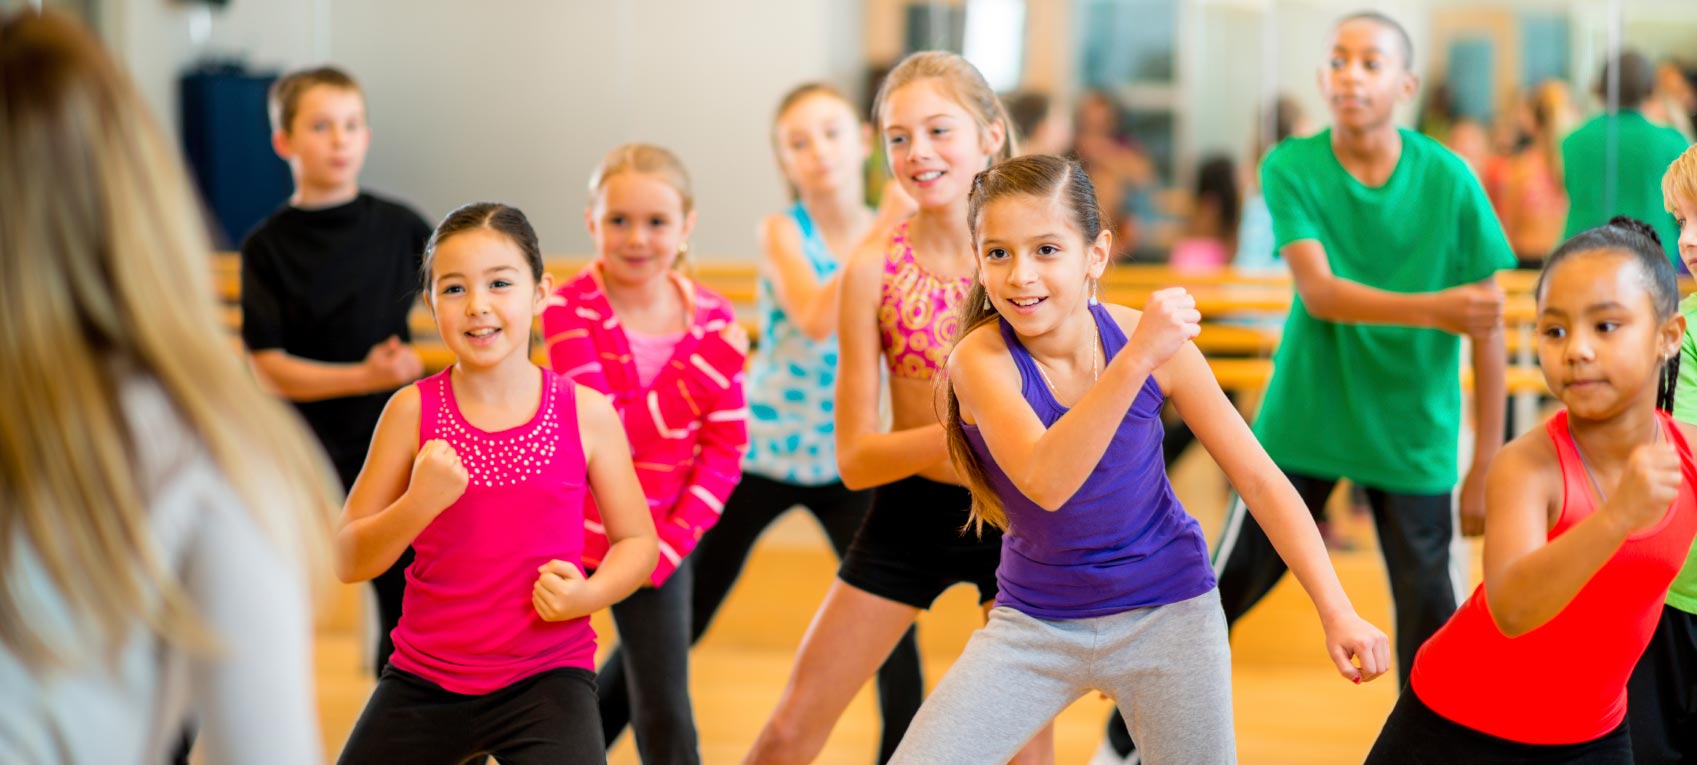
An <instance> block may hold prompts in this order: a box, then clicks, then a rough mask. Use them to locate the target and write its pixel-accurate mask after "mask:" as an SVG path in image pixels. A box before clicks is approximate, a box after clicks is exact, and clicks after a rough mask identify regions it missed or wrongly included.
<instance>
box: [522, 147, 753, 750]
mask: <svg viewBox="0 0 1697 765" xmlns="http://www.w3.org/2000/svg"><path fill="white" fill-rule="evenodd" d="M589 187H590V194H591V195H592V197H593V201H592V203H591V204H590V207H589V209H588V210H587V211H586V213H585V217H586V218H587V221H588V224H589V233H590V236H591V237H593V238H594V240H595V247H596V252H597V254H598V256H599V257H598V258H597V259H596V261H595V262H594V263H592V264H590V265H589V267H587V268H585V269H584V271H583V273H581V274H579V275H578V276H577V278H575V279H573V280H572V281H570V282H567V283H566V284H564V285H562V286H561V287H560V288H559V290H557V291H556V292H555V293H554V296H553V298H552V299H550V300H549V304H548V307H547V308H546V309H544V311H543V313H542V329H543V333H544V334H545V336H546V338H547V342H548V357H549V360H550V362H551V364H552V366H553V368H554V371H556V372H558V373H560V374H562V375H565V376H567V377H569V378H571V379H573V380H575V381H576V382H577V383H579V384H580V385H584V386H587V387H590V388H594V389H596V390H598V391H601V392H603V393H606V394H607V395H609V396H611V397H612V399H613V405H614V408H615V409H617V410H618V412H619V414H620V416H621V417H622V418H623V419H624V423H625V430H626V432H627V433H628V435H629V437H630V442H631V451H632V454H633V457H634V460H635V463H636V472H637V477H638V478H639V479H640V480H641V481H642V488H643V493H644V494H646V495H647V497H648V508H649V511H650V512H651V513H653V515H654V525H655V527H656V530H657V531H658V532H659V537H660V560H659V564H658V565H657V566H656V567H655V569H654V573H653V575H652V576H651V577H650V579H649V586H646V587H644V588H643V589H641V590H638V591H637V592H636V594H634V595H632V596H630V597H629V598H626V599H625V600H624V601H623V602H621V603H618V604H617V605H614V606H613V621H614V623H615V624H616V625H617V626H618V628H619V640H620V643H621V644H622V645H623V647H624V649H625V650H624V651H623V652H622V653H623V663H624V666H623V669H624V671H625V672H626V674H627V675H628V677H629V686H628V687H629V688H630V689H631V690H630V701H629V704H630V709H631V722H632V727H633V728H634V729H635V730H636V745H637V750H638V751H639V752H640V753H641V755H642V761H643V763H645V765H661V764H663V765H674V764H680V763H681V764H687V765H696V764H697V763H699V762H700V755H699V753H698V751H697V745H696V733H695V719H694V715H693V713H692V711H691V708H690V701H689V601H690V588H691V577H690V566H689V565H688V559H687V556H688V555H689V553H690V551H691V550H693V549H695V544H696V542H697V541H699V540H700V539H701V535H702V533H703V532H705V531H706V530H707V529H708V528H709V527H711V526H712V525H713V524H714V523H715V522H717V521H718V520H719V512H720V511H721V510H722V509H723V508H724V502H725V498H726V497H727V496H729V495H730V493H731V489H733V488H735V486H736V484H737V481H738V480H739V479H740V478H741V477H742V468H741V458H742V451H743V449H744V448H745V447H746V445H747V443H748V429H747V424H746V420H747V409H746V407H745V406H744V400H743V372H742V370H743V359H744V357H745V355H746V353H747V350H748V342H747V337H746V336H745V335H743V334H742V333H741V330H740V329H738V328H737V325H736V322H735V319H734V317H733V316H732V314H731V307H730V304H729V303H728V302H727V301H726V300H725V299H724V298H723V297H720V296H719V295H717V294H715V293H713V292H712V291H711V290H708V289H707V288H705V287H702V286H700V285H698V284H695V283H694V282H691V281H690V280H689V279H686V278H684V277H683V276H682V275H681V274H679V273H678V272H677V271H676V270H674V269H673V266H674V265H675V264H676V263H677V261H678V258H679V257H680V256H682V255H683V254H684V253H685V252H686V251H687V250H688V244H687V243H686V241H685V240H686V239H687V238H688V237H689V233H690V230H691V229H692V228H693V227H694V225H695V212H694V210H693V209H692V207H693V199H692V197H691V194H690V185H689V176H688V175H687V174H686V173H685V171H684V168H683V165H682V164H681V163H679V162H678V160H677V158H676V157H674V156H673V155H672V154H671V152H668V151H666V150H665V149H662V148H660V147H658V146H651V145H647V144H627V145H624V146H621V147H619V148H617V149H614V150H613V152H612V153H610V154H608V155H607V157H606V158H605V159H603V160H602V161H601V165H600V166H599V167H598V168H596V171H595V173H594V175H593V176H591V178H590V182H589ZM584 525H585V531H586V533H585V538H584V550H583V562H584V565H585V567H586V568H591V569H593V568H594V567H595V566H596V565H597V564H598V563H599V555H600V553H601V552H602V551H604V550H606V540H605V537H604V535H603V533H602V528H601V525H600V515H599V513H598V512H597V510H596V508H595V505H594V503H593V502H590V503H589V504H588V506H587V507H586V508H585V509H584ZM607 669H608V668H606V667H603V668H602V671H601V673H598V674H605V673H606V671H607ZM609 701H610V699H609V698H607V697H606V695H605V694H604V695H603V698H602V701H601V703H602V705H603V706H605V705H607V704H608V703H609ZM618 703H619V704H621V705H622V704H624V703H625V702H624V700H623V699H620V700H619V701H618ZM606 734H607V736H606V738H607V743H608V745H609V746H611V744H612V743H613V739H614V738H615V737H616V736H617V735H618V730H617V729H612V730H606Z"/></svg>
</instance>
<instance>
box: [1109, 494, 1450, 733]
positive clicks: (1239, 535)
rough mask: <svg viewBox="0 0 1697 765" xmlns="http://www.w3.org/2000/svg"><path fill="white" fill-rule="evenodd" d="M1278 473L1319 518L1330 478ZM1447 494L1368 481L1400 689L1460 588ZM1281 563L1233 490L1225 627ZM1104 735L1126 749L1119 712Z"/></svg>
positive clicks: (1218, 567) (1225, 553) (1272, 580)
mask: <svg viewBox="0 0 1697 765" xmlns="http://www.w3.org/2000/svg"><path fill="white" fill-rule="evenodd" d="M1285 477H1286V478H1289V479H1290V482H1291V485H1293V486H1295V487H1296V491H1297V493H1298V494H1301V495H1302V501H1303V502H1304V503H1305V504H1307V505H1308V511H1309V512H1310V513H1312V514H1313V516H1314V518H1315V520H1320V519H1322V518H1324V517H1325V512H1326V500H1327V499H1328V498H1330V497H1331V495H1332V489H1333V488H1335V487H1336V486H1337V483H1338V481H1337V479H1331V478H1314V477H1312V476H1305V475H1299V474H1295V473H1289V472H1287V473H1285ZM1453 501H1454V500H1453V498H1452V497H1451V495H1450V493H1449V492H1444V493H1443V494H1398V493H1395V492H1390V491H1385V490H1383V489H1375V488H1372V487H1367V502H1368V504H1369V505H1370V506H1371V507H1372V509H1373V523H1374V525H1375V526H1376V527H1377V530H1378V535H1379V547H1380V549H1381V550H1382V551H1383V553H1384V556H1385V569H1386V570H1387V572H1388V573H1389V574H1390V584H1391V597H1392V599H1393V600H1394V601H1395V603H1396V624H1395V625H1394V632H1393V639H1394V644H1395V646H1396V657H1397V662H1396V663H1397V683H1398V686H1397V687H1398V688H1403V689H1406V688H1407V686H1408V673H1409V670H1410V668H1411V667H1413V666H1414V653H1415V652H1416V651H1418V650H1419V649H1420V644H1421V643H1424V642H1426V638H1429V637H1431V636H1432V633H1434V632H1437V631H1438V628H1439V627H1442V626H1444V622H1446V621H1448V620H1449V618H1450V614H1453V613H1455V609H1456V607H1457V605H1458V600H1457V598H1458V597H1459V596H1460V592H1459V590H1458V588H1457V582H1456V580H1455V577H1454V575H1453V574H1452V572H1451V567H1450V543H1451V542H1452V541H1453V539H1454V537H1455V521H1454V515H1453V512H1452V505H1453ZM1286 570H1287V569H1286V566H1285V562H1284V560H1283V559H1282V558H1280V557H1279V555H1278V553H1277V552H1275V551H1274V550H1273V544H1272V542H1270V541H1268V540H1267V534H1266V532H1264V531H1262V530H1261V526H1260V524H1257V523H1256V522H1255V519H1254V518H1253V517H1252V516H1250V514H1249V512H1248V508H1247V507H1245V506H1244V504H1243V499H1242V498H1241V497H1238V496H1236V495H1235V494H1234V495H1233V496H1232V500H1231V505H1230V508H1229V509H1228V510H1227V511H1226V523H1225V530H1224V531H1223V532H1222V533H1221V536H1220V543H1219V544H1218V545H1217V546H1216V548H1215V550H1214V575H1215V576H1216V577H1218V578H1219V580H1220V605H1221V606H1223V607H1224V608H1225V610H1226V624H1227V625H1228V627H1229V626H1230V625H1233V624H1236V623H1237V620H1238V619H1239V618H1241V617H1242V616H1243V615H1244V614H1246V613H1248V612H1249V610H1250V609H1251V608H1254V607H1255V604H1256V603H1259V602H1261V598H1263V597H1265V596H1266V595H1267V593H1268V592H1269V591H1271V590H1272V589H1273V585H1276V584H1278V583H1279V579H1280V578H1282V577H1283V576H1284V575H1285V571H1286ZM1381 626H1385V625H1381ZM1108 740H1109V742H1110V743H1112V745H1113V747H1114V749H1115V751H1117V752H1119V753H1120V754H1122V755H1124V754H1126V753H1128V752H1130V751H1131V749H1132V746H1131V736H1130V734H1129V733H1127V732H1126V727H1125V723H1124V721H1123V720H1122V719H1121V718H1120V717H1119V713H1118V712H1115V714H1114V717H1113V718H1112V719H1110V720H1109V721H1108Z"/></svg>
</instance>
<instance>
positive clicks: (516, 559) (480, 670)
mask: <svg viewBox="0 0 1697 765" xmlns="http://www.w3.org/2000/svg"><path fill="white" fill-rule="evenodd" d="M451 372H452V368H450V369H446V370H443V371H441V372H439V373H437V374H435V375H432V376H430V377H428V378H425V379H424V380H420V381H419V382H418V383H416V385H417V386H418V391H419V422H418V439H419V443H421V444H422V443H424V442H426V441H429V440H430V439H433V438H440V439H442V440H444V441H447V442H448V444H449V445H451V446H453V447H454V451H455V452H457V453H458V454H459V456H460V461H461V462H462V463H463V464H464V465H465V467H466V471H467V472H468V473H470V476H471V482H470V484H469V485H468V486H467V487H466V490H465V493H464V494H463V495H461V496H460V498H459V500H458V501H456V502H454V504H452V505H450V506H449V507H448V509H446V510H443V511H442V514H441V515H438V516H436V519H435V520H433V521H431V522H430V525H429V526H427V527H425V529H424V531H422V532H420V533H419V535H418V538H417V539H414V540H413V543H412V547H413V550H414V551H415V552H416V553H417V557H416V559H415V560H414V561H413V563H412V565H411V566H408V567H407V572H406V576H407V589H406V596H405V598H404V599H403V601H402V605H401V609H402V615H401V622H400V625H399V626H397V627H396V628H395V631H394V633H393V636H394V640H395V653H394V656H393V658H392V659H391V660H390V661H391V663H393V664H394V665H395V667H396V668H397V669H401V670H404V671H407V672H411V673H413V674H415V675H418V676H420V677H423V678H424V679H426V680H429V681H431V682H433V683H435V684H437V685H439V686H442V688H444V689H446V690H448V691H452V692H454V693H464V694H477V695H481V694H486V693H491V692H494V691H496V690H500V689H501V688H504V687H506V686H509V685H512V684H513V683H515V682H518V681H519V680H523V679H524V678H527V677H530V676H532V675H535V674H537V673H540V672H545V671H547V670H551V669H559V668H561V667H581V668H584V669H591V670H593V669H594V666H595V665H594V660H595V631H594V630H593V629H591V628H590V626H589V617H587V616H586V617H582V618H579V619H573V620H570V621H564V622H547V621H543V620H542V617H540V616H538V615H537V614H536V610H535V608H534V607H533V606H532V605H531V591H532V587H533V586H534V585H535V584H536V579H537V577H538V576H539V574H538V572H537V569H538V568H539V567H541V566H542V565H543V564H544V563H547V562H548V561H550V560H554V559H559V560H564V561H569V562H570V563H572V564H573V565H576V566H579V567H580V568H581V567H582V565H583V561H582V555H583V533H584V527H583V507H584V497H585V492H586V490H587V481H586V475H585V463H584V456H583V442H582V441H581V440H580V438H581V436H580V435H579V433H578V426H577V397H576V388H575V386H574V385H573V384H572V383H571V382H570V381H568V380H566V379H564V378H562V377H560V376H558V375H556V374H554V373H553V372H550V371H548V370H545V369H539V370H537V372H538V373H539V374H541V375H542V381H543V391H542V399H541V402H540V404H539V405H538V406H537V408H536V413H535V414H534V415H532V416H531V419H530V421H529V422H527V423H525V424H523V425H520V426H518V427H515V428H509V429H507V430H502V431H499V432H494V433H490V432H485V431H483V430H480V429H478V428H477V426H475V425H472V424H471V423H470V422H467V421H466V419H465V417H464V416H463V415H462V414H460V408H459V404H458V402H456V400H455V398H454V386H453V382H452V379H451V378H450V374H451Z"/></svg>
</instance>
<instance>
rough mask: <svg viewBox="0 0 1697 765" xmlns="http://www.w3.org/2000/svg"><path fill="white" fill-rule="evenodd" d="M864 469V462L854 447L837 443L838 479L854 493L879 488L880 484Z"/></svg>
mask: <svg viewBox="0 0 1697 765" xmlns="http://www.w3.org/2000/svg"><path fill="white" fill-rule="evenodd" d="M863 467H864V466H863V465H862V460H861V459H860V458H859V455H858V454H857V453H856V451H855V450H854V447H853V446H851V445H849V444H845V443H842V442H840V441H839V442H838V443H837V478H838V479H839V480H841V481H842V482H843V486H844V487H846V488H848V489H850V490H852V491H860V490H862V489H870V488H872V487H874V486H877V485H878V484H877V482H876V481H874V480H873V476H871V475H869V474H868V471H866V470H864V469H863Z"/></svg>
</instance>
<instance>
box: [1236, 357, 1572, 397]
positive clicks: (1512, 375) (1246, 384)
mask: <svg viewBox="0 0 1697 765" xmlns="http://www.w3.org/2000/svg"><path fill="white" fill-rule="evenodd" d="M1208 367H1209V369H1212V370H1213V372H1214V379H1215V380H1218V381H1219V383H1220V387H1221V388H1224V389H1226V390H1246V391H1247V390H1261V389H1263V388H1266V387H1267V381H1268V380H1270V379H1272V376H1273V362H1272V360H1271V359H1216V358H1210V359H1208ZM1504 382H1505V383H1506V385H1505V387H1506V388H1507V389H1508V393H1509V394H1510V395H1515V394H1522V393H1529V394H1544V393H1548V392H1549V390H1550V389H1549V386H1546V385H1545V384H1544V373H1543V371H1542V370H1540V369H1538V368H1537V367H1535V366H1534V367H1528V366H1520V365H1511V366H1509V367H1508V369H1507V374H1506V375H1505V376H1504ZM1461 385H1462V387H1463V389H1465V390H1472V389H1473V369H1472V368H1471V367H1467V366H1463V367H1462V368H1461Z"/></svg>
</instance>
